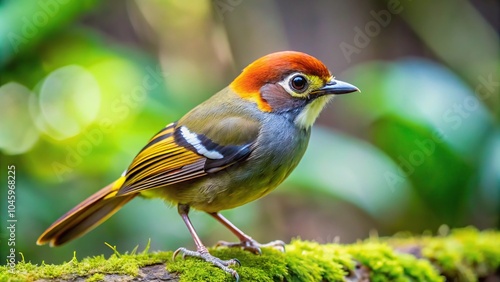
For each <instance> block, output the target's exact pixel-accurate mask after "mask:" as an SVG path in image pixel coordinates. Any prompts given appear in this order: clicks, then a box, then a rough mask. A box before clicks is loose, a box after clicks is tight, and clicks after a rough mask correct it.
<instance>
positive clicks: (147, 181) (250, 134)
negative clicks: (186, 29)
mask: <svg viewBox="0 0 500 282" xmlns="http://www.w3.org/2000/svg"><path fill="white" fill-rule="evenodd" d="M355 91H359V89H358V88H356V87H355V86H353V85H351V84H349V83H346V82H342V81H339V80H336V79H335V78H334V77H333V76H332V74H331V73H330V71H329V70H328V68H327V67H326V66H325V65H324V64H323V63H322V62H321V61H319V60H318V59H316V58H314V57H312V56H310V55H308V54H305V53H301V52H295V51H283V52H277V53H272V54H269V55H266V56H264V57H262V58H260V59H257V60H256V61H254V62H253V63H251V64H250V65H248V66H247V67H246V68H245V69H244V70H243V71H242V72H241V74H240V75H239V76H238V77H236V79H234V81H233V82H232V83H231V84H230V85H229V86H228V87H226V88H224V89H222V90H221V91H220V92H218V93H217V94H215V95H213V96H212V97H211V98H209V99H208V100H206V101H205V102H203V103H202V104H200V105H198V106H197V107H195V108H194V109H192V110H191V111H190V112H188V113H187V114H186V115H184V116H183V117H182V118H181V119H180V120H179V121H177V122H173V123H171V124H168V125H167V126H166V127H165V128H163V129H162V130H161V131H160V132H158V133H157V134H156V135H155V136H153V138H151V139H150V140H149V142H148V143H147V144H146V146H145V147H144V148H143V149H142V150H141V151H140V152H139V154H138V155H137V156H136V157H135V158H134V159H133V161H132V163H131V164H130V166H129V167H128V168H127V170H126V171H125V172H124V173H123V174H122V176H121V177H119V178H118V179H117V180H116V181H114V182H113V183H111V184H109V185H108V186H106V187H104V188H102V189H101V190H99V191H98V192H96V193H95V194H93V195H92V196H90V197H89V198H87V199H86V200H84V201H83V202H81V203H80V204H79V205H77V206H76V207H74V208H73V209H71V210H70V211H68V212H67V213H66V214H64V215H63V216H62V217H61V218H59V219H58V220H56V221H55V222H54V223H53V224H52V225H51V226H50V227H49V228H48V229H47V230H46V231H45V232H44V233H43V234H42V235H41V236H40V237H39V238H38V241H37V244H38V245H43V244H46V243H50V245H51V246H58V245H62V244H64V243H66V242H68V241H70V240H73V239H75V238H77V237H80V236H82V235H83V234H85V233H86V232H88V231H90V230H91V229H93V228H95V227H96V226H98V225H99V224H101V223H102V222H104V221H105V220H106V219H108V218H109V217H110V216H111V215H113V214H114V213H115V212H117V211H118V210H119V209H120V208H121V207H122V206H123V205H125V204H126V203H128V202H129V201H130V200H132V199H133V198H135V197H136V196H139V195H140V196H144V197H147V198H150V197H159V198H162V199H164V200H166V201H167V202H170V203H173V204H175V205H177V210H178V212H179V214H180V216H181V218H182V220H183V221H184V223H185V224H186V226H187V228H188V229H189V232H190V233H191V236H192V237H193V240H194V243H195V245H196V250H195V251H191V250H188V249H185V248H179V249H178V250H177V251H176V252H175V253H174V259H175V256H176V255H178V254H179V253H181V254H182V255H183V257H184V256H192V257H198V258H201V259H203V260H205V261H207V262H210V263H212V264H213V265H215V266H217V267H219V268H221V269H222V270H224V271H226V272H228V273H230V274H231V275H233V277H234V278H236V280H237V281H238V280H239V275H238V273H237V272H236V271H235V270H234V269H232V268H231V267H230V266H233V265H235V264H240V263H239V261H238V260H237V259H231V260H222V259H219V258H217V257H214V256H212V255H211V254H210V253H209V252H208V250H207V248H206V247H205V245H204V244H203V243H202V241H201V240H200V238H199V237H198V235H197V233H196V231H195V229H194V227H193V225H192V224H191V221H190V219H189V217H188V213H189V210H190V208H193V209H197V210H200V211H204V212H206V213H208V214H209V215H210V216H212V217H214V218H215V219H216V220H217V221H219V222H220V223H221V224H222V225H224V226H225V227H226V228H228V229H229V230H230V231H231V232H232V233H233V234H234V235H236V237H237V238H238V239H239V242H237V243H229V242H224V241H221V242H219V243H218V245H222V246H228V247H241V248H243V249H245V250H248V251H251V252H254V253H257V254H259V253H261V249H260V248H261V247H265V246H272V247H276V248H280V249H282V250H283V251H284V243H283V242H282V241H273V242H270V243H268V244H260V243H258V242H257V241H255V240H254V239H252V238H251V237H250V236H248V235H246V234H245V233H243V232H242V231H241V230H240V229H238V228H237V227H236V226H234V225H233V224H232V223H231V222H230V221H229V220H227V219H226V218H225V217H224V216H222V215H221V214H220V211H222V210H226V209H232V208H235V207H238V206H241V205H244V204H246V203H248V202H251V201H254V200H257V199H259V198H261V197H263V196H265V195H266V194H268V193H269V192H271V191H272V190H273V189H274V188H276V187H277V186H278V185H279V184H280V183H281V182H283V180H285V178H287V177H288V175H289V174H290V173H291V172H292V170H293V169H294V168H295V167H296V166H297V164H298V163H299V161H300V159H301V158H302V156H303V155H304V152H305V150H306V147H307V144H308V142H309V136H310V133H311V126H312V124H313V123H314V121H315V120H316V118H317V117H318V115H319V114H320V112H321V111H322V109H323V108H324V106H325V105H326V104H327V103H328V102H329V101H330V100H332V98H333V96H334V95H338V94H346V93H351V92H355Z"/></svg>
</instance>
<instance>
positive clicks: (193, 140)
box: [180, 126, 224, 160]
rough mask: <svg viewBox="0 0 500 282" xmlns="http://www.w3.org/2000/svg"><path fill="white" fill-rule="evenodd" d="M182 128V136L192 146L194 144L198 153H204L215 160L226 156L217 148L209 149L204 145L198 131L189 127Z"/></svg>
mask: <svg viewBox="0 0 500 282" xmlns="http://www.w3.org/2000/svg"><path fill="white" fill-rule="evenodd" d="M180 130H181V134H182V137H184V139H185V140H186V142H188V143H189V144H191V146H193V147H194V148H195V149H196V152H198V154H200V155H203V156H205V157H207V158H209V159H215V160H217V159H222V158H224V156H223V155H222V154H221V153H219V152H217V151H215V150H211V151H209V150H208V149H207V148H206V147H205V146H203V144H202V143H201V140H200V139H199V138H198V135H197V134H196V133H193V132H191V131H189V129H188V128H187V127H185V126H181V128H180Z"/></svg>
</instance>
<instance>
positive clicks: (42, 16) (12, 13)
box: [0, 0, 99, 69]
mask: <svg viewBox="0 0 500 282" xmlns="http://www.w3.org/2000/svg"><path fill="white" fill-rule="evenodd" d="M97 3H99V1H96V0H84V1H55V0H54V1H29V0H24V1H22V0H11V1H2V2H1V3H0V51H1V52H0V69H2V67H3V66H5V65H6V64H7V63H8V62H9V61H11V60H12V59H13V58H15V57H16V56H19V55H20V54H24V52H26V51H27V50H30V49H31V48H32V47H33V46H35V45H36V44H38V43H39V42H40V41H41V40H42V39H43V38H44V37H46V36H47V35H48V34H49V33H51V32H54V31H55V30H57V29H61V28H63V27H65V26H66V25H67V24H68V23H69V22H71V21H72V20H74V19H75V18H76V17H77V16H78V15H80V14H82V13H85V12H88V11H89V10H90V9H91V8H93V7H94V6H95V5H96V4H97Z"/></svg>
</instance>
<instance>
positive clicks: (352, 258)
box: [0, 228, 500, 281]
mask: <svg viewBox="0 0 500 282" xmlns="http://www.w3.org/2000/svg"><path fill="white" fill-rule="evenodd" d="M211 252H212V253H213V254H214V255H215V256H218V257H220V258H222V259H229V258H238V259H239V260H240V261H241V266H235V269H237V271H238V273H239V275H240V276H241V280H242V281H500V232H498V231H491V230H490V231H478V230H476V229H474V228H463V229H456V230H453V231H451V232H450V234H448V235H439V236H416V237H415V236H410V235H408V234H399V235H396V236H394V237H391V238H373V237H372V238H370V239H367V240H365V241H362V242H358V243H354V244H349V245H340V244H318V243H315V242H308V241H301V240H294V241H292V242H291V243H290V244H289V245H287V246H286V252H285V253H281V252H279V251H276V250H274V249H264V250H263V254H262V255H260V256H259V255H253V254H251V253H248V252H245V251H242V250H239V249H227V248H218V249H212V250H211ZM35 280H38V281H132V280H133V281H234V279H233V278H232V277H231V276H230V275H229V274H227V273H225V272H223V271H221V270H220V269H218V268H216V267H213V266H212V265H211V264H209V263H206V262H203V261H201V260H199V259H196V258H186V259H184V260H183V259H181V258H178V259H176V260H175V261H172V252H149V251H148V250H147V249H146V250H145V251H143V252H141V253H136V252H135V251H133V252H131V253H130V254H119V253H118V252H115V254H114V255H112V256H111V257H109V258H108V259H106V258H104V256H97V257H92V258H86V259H83V260H81V261H77V260H76V259H75V258H74V259H73V260H71V261H69V262H66V263H63V264H61V265H49V264H42V265H34V264H31V263H29V262H20V263H18V264H17V265H16V267H15V269H10V268H9V267H7V266H2V267H1V268H0V281H35Z"/></svg>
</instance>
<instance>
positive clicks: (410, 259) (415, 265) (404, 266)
mask: <svg viewBox="0 0 500 282" xmlns="http://www.w3.org/2000/svg"><path fill="white" fill-rule="evenodd" d="M346 248H347V249H348V253H349V254H351V255H352V257H353V258H354V259H355V260H357V261H359V262H360V263H361V264H363V265H365V266H367V267H368V268H369V269H370V270H371V272H370V278H371V281H436V282H438V281H439V282H441V281H444V279H443V277H441V276H439V274H438V273H437V272H436V271H435V269H433V267H432V265H431V264H430V263H429V262H428V261H425V260H421V259H417V258H415V257H414V256H412V255H408V254H401V253H396V252H395V251H394V250H393V249H392V248H391V247H390V246H389V245H388V244H386V243H381V242H374V241H373V240H369V241H367V242H363V243H357V244H354V245H350V246H347V247H346Z"/></svg>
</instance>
